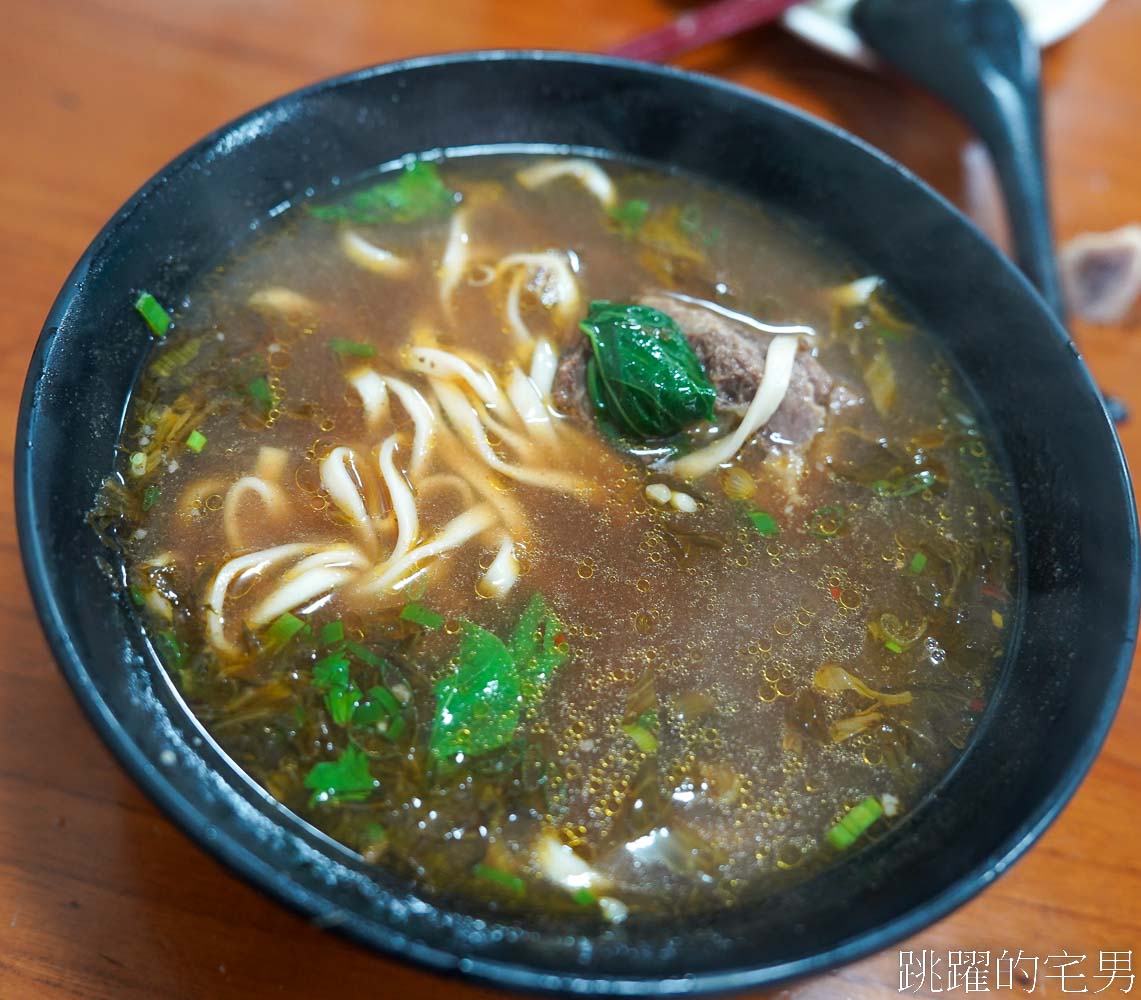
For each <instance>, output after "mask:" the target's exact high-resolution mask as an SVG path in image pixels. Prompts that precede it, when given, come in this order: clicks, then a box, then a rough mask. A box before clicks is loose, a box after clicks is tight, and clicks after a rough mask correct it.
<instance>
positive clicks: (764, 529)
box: [749, 510, 780, 538]
mask: <svg viewBox="0 0 1141 1000" xmlns="http://www.w3.org/2000/svg"><path fill="white" fill-rule="evenodd" d="M749 520H750V521H752V522H753V527H754V528H756V529H757V534H758V535H761V536H762V537H764V538H771V537H772V536H773V535H779V534H780V528H779V527H778V525H777V523H776V520H775V519H774V518H773V516H772V514H766V513H765V512H764V511H763V510H751V511H749Z"/></svg>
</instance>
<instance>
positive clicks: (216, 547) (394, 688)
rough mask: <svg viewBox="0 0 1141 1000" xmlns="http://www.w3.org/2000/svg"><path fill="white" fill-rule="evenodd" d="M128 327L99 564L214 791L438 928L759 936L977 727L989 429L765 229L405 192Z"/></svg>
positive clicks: (724, 199) (99, 513) (950, 386)
mask: <svg viewBox="0 0 1141 1000" xmlns="http://www.w3.org/2000/svg"><path fill="white" fill-rule="evenodd" d="M160 291H161V293H162V294H159V292H160ZM123 309H124V314H125V315H126V316H129V317H130V319H131V321H132V322H135V323H138V324H140V328H141V329H142V330H146V331H150V333H151V334H152V335H153V336H154V349H153V354H152V355H151V357H150V359H149V361H148V364H147V367H146V370H145V371H144V373H143V375H142V377H141V379H140V380H139V382H138V385H137V386H136V388H135V392H134V395H133V399H132V402H131V408H130V413H129V416H128V420H127V422H126V424H125V430H124V434H123V437H122V439H121V441H120V452H121V459H120V461H119V464H118V465H117V467H116V469H114V470H109V473H111V474H110V475H109V477H108V479H107V481H106V483H105V485H104V487H103V489H102V490H101V492H100V494H99V496H98V498H97V499H96V502H95V505H94V508H93V510H92V514H91V522H92V524H93V526H94V527H95V528H96V530H98V531H99V532H101V533H102V535H103V537H104V538H105V539H106V540H107V542H108V544H109V545H110V546H112V547H113V550H114V553H115V554H116V556H117V559H118V561H119V563H120V568H119V572H120V574H121V575H120V576H118V577H117V578H116V579H120V580H122V581H123V582H124V583H125V597H126V599H127V600H129V601H130V603H131V604H132V605H133V606H134V607H135V608H136V609H137V611H138V613H139V615H140V616H141V617H142V619H143V621H144V624H145V629H146V632H147V635H148V636H149V639H150V641H151V644H152V645H153V647H154V649H155V652H156V654H157V655H158V657H159V658H160V659H161V661H162V663H163V664H164V665H165V668H166V669H167V670H168V671H169V672H170V673H171V674H172V676H173V677H174V679H175V681H176V682H177V684H178V685H179V687H180V688H181V690H182V692H183V693H184V695H185V697H186V698H187V700H188V702H189V704H190V705H191V706H192V707H193V709H194V711H195V712H196V713H197V714H198V716H199V717H200V718H201V720H202V721H203V723H204V724H205V725H206V727H207V728H208V729H209V730H210V732H211V733H212V734H213V736H214V738H215V739H217V740H218V742H219V743H220V744H221V745H222V746H223V747H224V748H225V750H226V751H227V753H228V754H229V755H230V756H231V758H232V759H233V760H234V761H236V762H237V764H238V765H239V766H241V767H242V768H244V769H245V770H246V771H248V772H249V774H251V775H252V776H253V777H254V778H255V779H256V780H257V781H258V782H260V783H261V784H262V785H263V786H264V787H265V788H266V789H267V790H268V791H269V792H270V793H271V794H272V795H274V796H275V797H276V798H278V799H279V800H280V801H281V802H283V803H284V804H285V805H286V806H287V807H289V808H290V809H292V810H294V811H296V812H297V813H298V814H300V815H302V816H304V817H305V818H306V819H307V820H309V821H310V822H312V823H314V824H315V825H317V826H319V827H320V828H322V829H323V830H325V831H327V832H328V833H329V834H330V835H331V836H333V837H335V838H336V839H338V840H340V841H341V842H342V843H344V844H345V845H347V846H348V847H349V848H351V849H353V850H356V851H358V852H360V854H362V855H363V856H364V857H365V858H366V859H367V860H368V861H370V862H374V863H376V864H378V865H382V866H385V867H387V868H389V869H391V870H392V871H394V872H396V873H398V874H400V875H402V876H405V877H407V878H409V879H410V880H412V881H413V882H415V883H416V885H417V888H418V891H421V892H424V893H442V894H447V895H448V896H449V897H450V898H453V899H455V898H457V897H458V898H460V899H461V900H466V901H468V902H469V903H473V904H478V905H480V906H489V907H492V908H498V909H502V910H505V911H511V912H521V913H527V914H538V913H552V914H556V915H558V916H559V917H560V918H563V919H566V918H574V919H578V920H587V921H590V920H597V921H621V920H624V919H631V920H635V919H639V918H640V917H641V916H643V915H653V914H662V913H671V914H692V913H697V912H700V911H703V910H707V909H710V908H716V907H722V906H726V905H730V904H733V903H734V902H736V901H739V900H741V899H743V898H746V897H755V896H758V895H763V894H764V893H766V892H770V891H772V890H773V889H774V888H775V887H777V886H779V885H782V884H784V883H786V882H787V881H789V880H791V879H796V878H800V877H802V876H803V875H804V874H805V873H807V872H812V871H816V870H819V869H820V868H822V867H825V866H827V865H829V864H834V863H839V862H840V861H841V859H849V858H850V859H851V863H853V864H859V863H860V862H859V852H860V850H861V849H862V847H863V846H864V845H866V844H870V843H872V842H874V841H875V840H877V839H878V838H881V837H883V836H886V835H887V834H889V833H890V831H891V829H892V827H893V826H894V825H895V824H896V823H898V822H899V819H900V817H901V816H903V815H905V814H906V813H907V812H908V811H909V810H912V809H915V808H919V807H921V805H922V802H923V798H924V796H925V794H926V793H927V791H928V790H929V789H930V788H931V787H932V785H933V784H934V782H936V781H937V780H938V778H939V777H940V775H941V774H943V773H944V772H945V771H946V769H947V768H948V767H949V766H950V765H951V764H952V763H953V762H954V761H955V759H956V758H957V757H958V755H959V754H960V753H961V752H962V750H963V749H964V747H965V746H966V744H967V741H968V740H969V739H970V736H971V733H972V731H973V728H974V726H975V724H976V722H977V720H978V718H979V717H980V715H981V713H983V712H984V711H985V709H986V706H987V703H988V701H989V699H990V697H991V692H992V690H993V687H994V684H995V681H996V677H997V674H998V672H999V670H1000V668H1001V664H1002V658H1003V655H1004V652H1005V649H1006V644H1007V636H1008V633H1009V632H1010V629H1011V627H1012V624H1013V622H1014V618H1015V613H1016V610H1017V609H1016V608H1014V607H1013V606H1012V603H1011V593H1012V592H1013V590H1014V576H1015V566H1014V558H1013V524H1014V513H1013V511H1012V509H1011V506H1010V499H1009V491H1008V486H1007V482H1006V478H1005V474H1004V471H1003V467H1002V465H1001V463H1000V461H999V459H998V457H997V456H996V455H995V453H994V451H993V449H992V446H991V442H990V439H989V438H988V436H987V433H986V430H985V422H984V421H983V420H982V415H981V414H979V413H977V412H975V410H974V409H973V408H972V406H971V405H970V403H969V401H968V398H967V397H966V396H965V394H964V392H963V389H962V387H961V386H960V385H959V384H958V382H957V380H956V378H955V376H954V374H953V373H952V371H951V369H950V367H949V366H948V364H947V363H946V362H945V360H944V359H943V357H942V356H941V355H940V353H939V351H938V349H937V347H936V345H935V343H934V341H933V340H932V339H931V338H930V337H929V336H928V335H927V333H926V332H925V331H924V330H923V329H922V328H921V327H920V326H918V325H917V324H916V323H915V322H914V321H913V320H912V319H911V318H910V317H908V316H907V315H906V314H905V313H904V312H903V310H902V309H901V308H900V307H899V305H898V304H897V303H895V302H894V301H893V299H892V297H891V294H890V283H888V282H885V281H883V280H882V279H881V278H880V277H879V276H876V275H874V274H868V273H867V272H862V271H860V270H858V269H857V268H855V267H854V266H853V265H852V264H851V262H849V261H848V260H847V259H846V258H845V256H844V255H843V253H842V252H840V251H839V250H837V249H836V248H834V247H831V246H829V245H828V244H827V243H826V242H825V241H823V240H821V239H820V237H819V236H818V235H817V234H813V233H809V232H805V231H804V230H802V229H801V228H800V227H799V226H798V225H797V224H796V223H794V222H793V221H791V220H789V219H786V218H783V217H781V216H780V215H778V214H777V213H774V212H772V211H771V210H768V209H766V208H764V207H763V206H758V205H754V204H751V203H747V202H742V201H741V200H739V199H737V198H735V197H733V196H732V195H730V194H728V193H727V192H724V191H719V190H712V189H708V188H705V187H703V186H701V185H699V184H697V183H695V182H693V181H692V180H688V179H686V178H684V177H680V176H673V175H669V176H667V175H663V174H657V173H653V172H647V171H645V170H641V169H634V168H630V167H626V166H623V165H621V164H616V163H610V162H607V163H603V162H597V161H593V160H588V159H581V158H573V157H566V158H564V157H545V156H544V157H540V156H534V157H506V156H480V157H473V158H466V159H456V160H449V161H440V162H428V161H410V162H408V163H407V164H406V165H405V166H403V167H402V168H400V169H399V170H397V171H394V172H393V173H390V174H385V175H384V176H381V177H379V178H372V179H371V180H370V181H368V182H366V183H364V184H363V185H361V186H360V187H357V188H354V189H353V190H350V191H349V192H348V193H347V194H344V195H342V196H339V197H338V198H335V199H333V200H329V201H324V202H320V203H315V204H313V205H312V206H304V207H302V208H301V209H300V210H297V211H295V212H293V213H287V214H286V216H284V217H283V218H281V219H279V220H278V221H277V226H276V228H275V229H273V230H272V231H271V232H270V233H269V234H268V235H266V236H265V237H263V238H261V239H259V240H258V241H255V242H253V243H252V244H250V245H249V246H247V247H245V248H244V249H243V251H242V253H241V254H240V255H236V256H234V257H233V258H232V259H231V260H229V261H228V262H226V264H225V266H224V267H222V268H220V269H219V270H217V271H214V272H212V273H210V274H208V275H203V276H201V278H200V279H198V280H197V281H196V282H195V283H191V284H190V285H189V286H188V287H186V288H178V289H161V290H160V289H152V290H151V291H150V292H145V293H141V292H140V291H139V290H138V289H134V290H131V289H124V293H123ZM136 310H137V312H136Z"/></svg>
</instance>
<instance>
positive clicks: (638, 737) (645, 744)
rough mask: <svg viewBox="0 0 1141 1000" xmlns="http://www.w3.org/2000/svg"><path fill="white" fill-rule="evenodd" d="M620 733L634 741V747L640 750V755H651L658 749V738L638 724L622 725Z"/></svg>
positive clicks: (628, 723)
mask: <svg viewBox="0 0 1141 1000" xmlns="http://www.w3.org/2000/svg"><path fill="white" fill-rule="evenodd" d="M622 732H624V733H625V734H626V735H627V736H629V737H630V739H632V740H633V741H634V745H635V746H636V747H637V748H638V749H639V750H641V751H642V753H653V752H654V751H655V750H657V749H658V738H657V737H656V736H655V735H654V734H653V733H651V732H650V731H649V730H648V729H647V728H646V727H645V726H643V725H641V724H640V723H637V722H627V723H624V724H623V725H622Z"/></svg>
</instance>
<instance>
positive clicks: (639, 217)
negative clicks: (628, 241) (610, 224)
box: [609, 198, 650, 236]
mask: <svg viewBox="0 0 1141 1000" xmlns="http://www.w3.org/2000/svg"><path fill="white" fill-rule="evenodd" d="M609 214H610V218H611V219H613V220H614V221H615V222H616V223H618V227H619V229H621V231H622V235H623V236H634V235H636V234H637V232H638V230H640V229H641V228H642V225H643V224H644V223H645V221H646V216H647V215H649V214H650V203H649V202H648V201H646V200H645V199H644V198H628V199H627V200H626V201H624V202H621V203H620V204H618V205H615V206H614V207H613V208H612V209H610V213H609Z"/></svg>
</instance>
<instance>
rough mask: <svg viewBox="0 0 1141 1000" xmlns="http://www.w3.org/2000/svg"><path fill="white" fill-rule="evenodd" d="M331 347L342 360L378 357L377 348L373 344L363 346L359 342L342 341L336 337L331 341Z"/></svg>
mask: <svg viewBox="0 0 1141 1000" xmlns="http://www.w3.org/2000/svg"><path fill="white" fill-rule="evenodd" d="M329 347H330V348H332V350H333V352H334V353H336V354H339V355H340V356H341V357H342V358H344V357H350V358H373V357H376V348H375V347H373V346H372V344H362V343H361V342H360V341H359V340H342V339H341V338H340V337H334V338H333V339H332V340H330V341H329Z"/></svg>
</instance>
